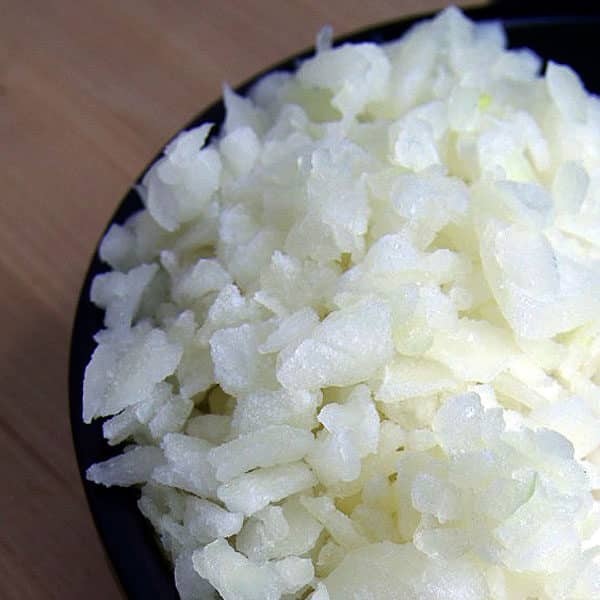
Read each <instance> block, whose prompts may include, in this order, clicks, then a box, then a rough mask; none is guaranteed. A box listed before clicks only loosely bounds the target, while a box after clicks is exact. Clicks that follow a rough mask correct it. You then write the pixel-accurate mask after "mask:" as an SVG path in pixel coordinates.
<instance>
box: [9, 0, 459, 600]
mask: <svg viewBox="0 0 600 600" xmlns="http://www.w3.org/2000/svg"><path fill="white" fill-rule="evenodd" d="M445 4H447V3H446V2H445V1H443V0H421V1H418V0H368V1H365V0H331V1H329V2H323V1H320V0H293V1H291V0H290V1H279V2H278V1H277V0H262V1H261V0H237V1H236V0H217V1H213V2H211V1H208V0H195V1H193V0H178V1H175V2H167V1H166V0H163V1H160V0H146V1H145V2H144V1H143V0H122V1H120V2H118V1H116V0H113V1H112V2H110V1H104V2H103V1H101V0H80V1H77V0H62V1H61V0H56V1H54V2H48V1H46V0H0V140H1V142H0V164H1V165H2V166H1V168H0V282H1V283H0V290H1V291H0V325H1V328H0V335H1V338H0V340H1V341H0V403H1V404H0V408H1V411H0V468H1V471H0V473H1V476H2V482H3V483H2V487H1V491H0V597H1V598H3V599H4V600H29V599H36V600H37V599H44V600H52V599H55V598H56V599H59V598H60V599H61V600H69V599H80V598H86V600H96V599H103V600H106V599H108V598H118V597H121V596H120V594H121V592H120V591H119V589H118V586H117V584H116V583H115V581H114V580H113V579H112V576H111V574H110V570H109V567H108V564H107V562H106V559H105V557H104V554H103V550H102V547H101V544H100V541H99V540H98V537H97V534H96V532H95V530H94V527H93V525H92V520H91V517H90V514H89V512H88V507H87V504H86V501H85V499H84V496H83V493H82V487H81V484H80V481H79V475H78V472H77V468H76V466H75V460H74V453H73V448H72V443H71V434H70V429H69V422H68V412H67V406H68V405H67V385H66V381H67V362H68V347H69V336H70V328H71V323H72V318H73V312H74V308H75V303H76V300H77V295H78V292H79V286H80V283H81V281H82V277H83V274H84V271H85V269H86V266H87V263H88V260H89V257H90V256H91V254H92V251H93V248H94V245H95V244H96V241H97V238H98V236H99V234H100V232H101V230H102V229H103V227H104V224H105V223H106V221H107V220H108V218H109V217H110V215H111V213H112V212H113V211H114V209H115V207H116V206H117V203H118V202H119V199H120V198H121V197H122V195H123V193H124V192H125V191H126V189H127V187H128V185H129V184H130V183H131V182H132V181H133V180H134V179H135V178H136V176H137V175H138V173H139V172H140V171H141V169H142V168H143V167H144V165H145V164H146V163H147V162H148V161H149V160H150V159H151V158H152V157H153V156H154V155H155V154H156V152H157V150H158V149H159V148H160V147H161V146H162V145H163V144H164V142H165V141H166V140H167V139H168V138H169V137H170V135H171V134H172V133H174V132H175V131H176V130H177V129H178V128H179V127H181V126H182V125H183V124H184V123H186V122H187V121H188V120H189V119H190V118H191V117H192V116H193V115H194V114H195V113H196V112H198V111H199V110H200V109H201V108H202V107H204V106H205V105H207V104H208V103H210V102H211V101H212V100H214V99H215V98H217V97H218V96H219V94H220V91H221V85H222V83H223V82H224V81H227V82H229V83H231V84H232V85H235V84H237V83H239V82H241V81H242V80H244V79H246V78H247V77H249V76H250V75H252V74H253V73H255V72H257V71H258V70H261V69H263V68H265V67H266V66H268V65H270V64H272V63H274V62H276V61H278V60H280V59H282V58H283V57H285V56H287V55H290V54H292V53H295V52H296V51H298V50H300V49H303V48H305V47H308V46H310V45H311V44H312V43H313V40H314V36H315V33H316V31H317V30H318V29H319V28H320V26H322V25H323V24H326V23H329V24H331V25H333V27H334V30H335V32H336V33H337V34H341V33H344V32H348V31H351V30H353V29H356V28H359V27H364V26H366V25H369V24H373V23H376V22H379V21H384V20H389V19H393V18H396V17H399V16H402V15H406V14H409V13H414V12H424V11H428V10H433V9H437V8H440V7H441V6H443V5H445Z"/></svg>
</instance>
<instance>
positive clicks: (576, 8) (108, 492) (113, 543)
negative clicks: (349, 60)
mask: <svg viewBox="0 0 600 600" xmlns="http://www.w3.org/2000/svg"><path fill="white" fill-rule="evenodd" d="M593 4H594V3H587V2H585V1H584V0H583V1H582V0H574V1H573V2H571V3H565V2H556V1H552V0H550V1H546V2H543V3H539V4H538V3H537V2H532V3H521V2H513V1H510V0H509V1H506V0H505V1H498V2H495V3H492V4H489V5H486V6H483V7H475V8H470V9H465V10H464V11H463V12H464V13H465V14H466V15H467V16H468V17H469V18H471V19H474V20H476V21H486V20H495V21H500V22H502V24H503V25H504V26H505V27H506V29H507V30H508V31H509V32H512V33H514V32H519V31H521V32H524V33H526V32H527V30H530V29H531V28H538V29H540V28H541V29H543V28H555V27H563V26H574V27H579V26H581V25H583V24H587V25H589V24H594V25H600V9H599V8H595V7H594V6H593ZM434 14H435V13H422V14H421V13H420V14H416V15H410V16H406V17H403V18H400V19H396V20H392V21H387V22H384V23H380V24H375V25H371V26H368V27H365V28H362V29H359V30H357V31H354V32H351V33H348V34H345V35H342V36H339V37H336V38H335V39H334V45H339V44H342V43H346V42H352V43H358V42H365V41H374V42H387V41H391V40H393V39H396V38H398V37H399V36H400V35H402V34H403V33H404V32H405V31H406V30H407V29H408V28H409V27H411V26H412V25H413V24H415V23H416V22H418V21H421V20H422V19H425V18H430V17H431V16H433V15H434ZM313 52H314V48H313V47H311V48H307V49H304V50H302V51H301V52H298V53H296V54H294V55H292V56H289V57H287V58H285V59H284V60H282V61H280V62H278V63H276V64H275V65H273V66H271V67H268V68H266V69H264V70H261V71H260V72H259V73H257V74H255V75H253V76H252V77H250V78H249V79H247V80H246V81H244V82H243V83H242V84H240V85H239V86H237V87H236V88H235V91H236V92H237V93H239V94H245V93H246V92H247V91H248V90H249V89H250V88H251V87H252V85H254V84H255V83H256V82H257V81H258V80H259V79H261V78H262V77H264V76H265V75H267V74H268V73H272V72H274V71H291V70H293V69H294V68H295V67H296V66H297V65H298V63H299V62H301V61H302V60H304V59H306V58H308V57H309V56H311V55H312V54H313ZM223 120H224V106H223V101H222V99H219V100H217V101H215V102H213V103H212V104H210V105H209V106H208V107H207V108H205V109H204V110H201V111H200V112H199V113H198V114H197V115H196V116H194V117H193V118H192V119H191V120H190V121H189V122H188V123H187V124H186V125H185V126H183V127H182V128H181V129H179V130H178V131H177V132H176V133H175V134H174V135H173V136H171V138H170V139H171V140H172V139H173V138H174V137H175V136H177V135H178V134H179V133H180V132H182V131H185V130H188V129H190V128H192V127H197V126H198V125H200V124H202V123H206V122H209V123H214V124H215V127H213V130H212V131H211V134H210V137H214V136H216V135H217V134H218V132H219V129H220V125H221V124H222V122H223ZM167 143H168V141H167ZM165 145H166V144H163V146H162V147H163V148H164V146H165ZM161 156H162V150H161V151H160V152H159V153H158V154H157V155H156V156H154V158H153V159H152V160H151V161H150V162H148V164H147V166H146V167H145V168H144V170H143V171H142V173H141V174H140V175H139V176H138V178H137V179H136V182H135V183H134V184H133V185H132V187H131V188H130V189H129V190H128V191H127V193H126V194H125V196H124V197H123V198H122V200H121V201H120V203H119V205H118V207H117V209H116V210H115V212H114V213H113V215H112V216H111V218H110V220H109V222H108V224H107V225H106V227H105V228H104V230H103V232H102V234H101V236H100V237H99V240H98V242H97V243H96V245H95V250H94V254H93V256H92V259H91V261H90V264H89V266H88V268H87V271H86V274H85V277H84V280H83V284H82V286H81V289H80V293H79V296H78V301H77V308H76V311H75V317H74V320H73V326H72V331H71V343H70V351H69V374H68V389H69V412H70V421H71V434H72V442H73V447H74V450H75V454H76V458H77V465H78V469H79V475H80V479H81V483H82V485H83V488H84V491H85V496H86V499H87V503H88V506H89V509H90V512H91V514H92V517H93V521H94V524H95V527H96V530H97V532H98V535H99V537H100V539H101V541H102V545H103V549H104V552H105V554H106V555H107V557H108V559H109V561H108V563H109V566H110V568H111V571H112V573H113V575H114V576H115V579H116V580H117V582H118V584H119V585H120V587H121V589H122V590H123V591H124V592H125V594H126V597H127V598H131V599H132V600H137V599H140V600H141V599H142V598H145V597H146V596H147V595H148V594H149V593H152V594H154V595H157V594H160V598H161V600H178V599H179V595H178V593H177V591H176V588H175V584H174V578H173V569H172V566H171V565H170V563H168V561H167V559H166V558H165V557H164V556H163V555H162V552H161V549H160V546H159V544H158V542H157V540H156V538H155V536H154V532H153V530H152V527H151V525H150V524H149V523H148V522H147V521H146V519H145V517H143V516H142V514H141V513H140V512H139V510H138V508H137V497H138V496H139V494H138V491H137V490H138V488H116V487H115V488H105V487H103V486H99V485H96V484H94V483H91V482H89V481H87V480H86V478H85V471H86V469H87V468H88V467H89V466H90V465H91V464H93V463H94V462H99V461H102V460H106V459H107V458H109V457H111V456H114V455H116V454H119V453H120V452H121V450H122V448H123V446H124V444H120V445H117V446H112V447H111V446H108V444H107V443H106V441H105V440H104V438H103V437H102V427H101V422H100V421H99V420H96V421H94V422H93V423H92V424H89V425H88V424H84V423H83V420H82V416H81V414H82V413H81V409H82V387H83V376H84V372H85V367H86V365H87V363H88V362H89V360H90V358H91V355H92V352H93V350H94V348H95V346H96V344H95V342H94V340H93V335H94V334H95V333H96V332H97V331H99V330H100V329H101V328H102V326H103V311H101V310H100V309H98V308H97V307H95V306H94V305H93V304H92V303H91V301H90V300H89V292H90V287H91V283H92V280H93V278H94V277H95V276H96V275H97V274H99V273H102V272H106V271H108V270H109V269H108V267H107V265H105V264H104V263H103V262H102V261H101V260H100V258H99V256H98V249H99V244H100V241H101V240H102V238H103V237H104V235H105V234H106V232H107V231H108V229H109V227H110V226H111V225H112V224H114V223H119V224H121V223H123V222H124V221H125V220H126V219H127V218H128V217H129V216H131V215H132V214H133V213H134V212H137V211H138V210H140V209H142V208H143V205H142V202H141V198H140V196H139V194H138V193H137V191H136V185H139V183H140V182H141V180H142V178H143V177H144V175H145V173H146V172H147V171H148V169H149V168H150V167H151V166H152V165H153V164H154V163H155V162H156V161H157V160H158V159H159V158H160V157H161ZM124 540H126V543H124ZM132 540H133V544H130V542H131V541H132ZM140 542H141V544H140ZM131 548H133V551H132V549H131ZM215 597H216V595H215Z"/></svg>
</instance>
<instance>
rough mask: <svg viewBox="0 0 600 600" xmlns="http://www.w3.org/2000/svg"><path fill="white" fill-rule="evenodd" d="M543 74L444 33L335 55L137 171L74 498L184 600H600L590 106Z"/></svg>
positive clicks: (498, 42)
mask: <svg viewBox="0 0 600 600" xmlns="http://www.w3.org/2000/svg"><path fill="white" fill-rule="evenodd" d="M540 69H541V61H540V59H539V58H538V57H537V56H536V55H535V54H534V53H533V52H531V51H529V50H526V49H525V50H510V51H509V50H506V39H505V34H504V32H503V30H502V28H501V27H500V26H499V25H497V24H495V23H483V24H477V25H476V24H474V23H472V22H470V21H469V20H468V19H466V18H465V17H464V16H463V15H462V13H461V12H460V11H458V10H457V9H454V8H451V9H448V10H446V11H444V12H443V13H441V14H440V15H439V16H437V17H436V18H435V19H433V20H430V21H427V22H423V23H420V24H419V25H417V26H416V27H414V28H412V29H411V30H410V31H409V32H408V33H407V34H406V35H405V36H403V37H402V38H401V39H400V40H398V41H395V42H392V43H389V44H385V45H381V46H378V45H375V44H370V43H364V44H355V45H351V44H346V45H343V46H340V47H337V48H331V46H330V44H329V43H328V40H327V35H326V34H325V35H322V36H321V37H320V38H319V41H318V45H317V53H316V55H315V56H314V57H313V58H311V59H309V60H307V61H305V62H304V63H303V64H302V65H301V66H300V67H299V69H298V70H297V72H295V73H293V74H289V73H281V72H278V73H272V74H270V75H268V76H267V77H265V78H264V79H262V80H260V81H259V82H258V84H256V85H255V86H254V88H253V89H252V90H251V92H250V93H249V95H248V97H240V96H238V95H236V94H235V93H234V92H232V91H231V90H229V89H226V90H225V105H226V109H227V117H226V120H225V123H224V125H223V127H222V131H221V133H220V135H219V136H218V137H215V138H214V139H212V140H211V141H210V142H209V143H206V141H207V137H208V134H209V131H210V129H211V125H208V124H207V125H203V126H201V127H199V128H197V129H193V130H191V131H187V132H184V133H182V134H181V135H179V136H178V137H177V138H175V139H174V140H173V141H172V142H171V143H170V144H169V145H168V146H167V147H166V149H165V151H164V156H163V157H162V158H161V159H160V160H159V161H158V162H157V163H156V164H155V165H154V166H153V167H152V168H151V169H150V170H149V172H148V173H147V175H146V176H145V178H144V181H143V184H142V185H141V186H140V189H139V191H140V193H141V195H142V197H143V200H144V203H145V207H146V208H145V210H143V211H141V212H139V213H137V214H135V215H134V216H133V217H131V218H130V219H129V220H128V221H127V222H126V223H125V224H124V225H122V226H121V225H113V226H112V227H111V228H110V230H109V231H108V233H107V235H106V237H105V238H104V240H103V242H102V245H101V248H100V254H101V257H102V258H103V260H104V261H106V262H107V263H108V264H109V265H110V266H111V268H112V271H110V272H108V273H106V274H102V275H99V276H97V277H96V279H95V281H94V284H93V287H92V294H91V295H92V300H93V301H94V302H95V303H96V304H97V305H98V306H100V307H102V308H104V309H105V310H106V318H105V326H106V328H105V329H104V330H103V331H101V332H100V333H98V335H97V337H96V340H97V342H98V347H97V349H96V351H95V352H94V355H93V357H92V360H91V362H90V364H89V365H88V367H87V371H86V376H85V383H84V420H85V421H86V422H90V421H91V420H92V419H94V418H97V417H110V418H109V419H107V420H105V421H104V435H105V437H106V439H107V440H108V442H109V443H110V444H120V443H121V442H127V443H128V444H129V445H128V446H127V447H126V449H125V452H124V453H123V454H121V455H119V456H117V457H115V458H113V459H111V460H108V461H106V462H104V463H100V464H96V465H93V466H92V467H90V469H89V470H88V473H87V474H88V478H89V479H91V480H92V481H95V482H97V483H102V484H104V485H121V486H127V485H136V484H141V486H142V487H141V498H140V501H139V507H140V510H141V511H142V512H143V514H144V515H145V516H146V517H147V518H148V519H149V521H150V522H151V523H152V525H153V526H154V528H155V529H156V532H157V535H158V537H159V538H160V541H161V544H162V546H163V547H164V550H165V552H166V554H167V555H168V556H169V558H170V559H171V560H172V562H173V564H174V568H175V580H176V583H177V587H178V590H179V593H180V595H181V598H182V600H200V599H204V598H209V597H213V596H212V594H213V593H214V592H212V591H211V590H213V589H216V590H217V591H218V592H219V593H220V595H221V596H222V597H223V598H224V599H225V600H279V599H280V598H283V599H293V598H297V599H304V598H311V599H312V600H353V599H355V600H359V599H365V598H369V599H370V600H385V599H387V600H392V599H394V600H399V599H406V600H415V599H419V600H449V599H457V600H484V599H494V600H508V599H525V598H537V599H540V600H542V599H552V600H591V599H594V598H600V566H599V551H600V547H599V546H598V543H599V540H600V506H599V503H598V501H596V499H595V498H596V496H595V495H594V494H595V493H597V490H598V489H599V488H600V468H599V466H598V465H599V464H600V450H599V449H598V448H599V445H600V101H599V100H598V99H597V98H596V97H593V96H591V95H589V94H588V93H587V92H586V91H585V89H584V88H583V86H582V84H581V82H580V80H579V78H578V76H577V75H576V74H575V73H574V72H573V71H572V70H571V69H570V68H569V67H566V66H562V65H558V64H555V63H552V62H550V63H549V64H548V65H547V67H546V69H545V75H544V76H540V75H539V72H540ZM124 543H126V541H125V540H124Z"/></svg>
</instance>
